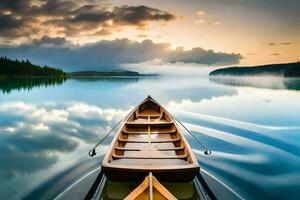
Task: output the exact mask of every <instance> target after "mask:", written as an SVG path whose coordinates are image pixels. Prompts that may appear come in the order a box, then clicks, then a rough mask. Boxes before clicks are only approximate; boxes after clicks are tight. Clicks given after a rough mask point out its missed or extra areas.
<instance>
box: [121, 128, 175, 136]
mask: <svg viewBox="0 0 300 200" xmlns="http://www.w3.org/2000/svg"><path fill="white" fill-rule="evenodd" d="M122 132H123V133H125V134H132V135H138V134H147V135H148V132H147V131H141V132H134V131H124V130H123V131H122ZM176 132H177V131H176V129H175V130H170V131H155V132H152V131H151V134H173V133H176Z"/></svg>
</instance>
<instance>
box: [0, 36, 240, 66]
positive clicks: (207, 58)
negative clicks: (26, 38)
mask: <svg viewBox="0 0 300 200" xmlns="http://www.w3.org/2000/svg"><path fill="white" fill-rule="evenodd" d="M45 41H47V46H46V47H45V46H44V45H36V44H44V43H45ZM51 42H52V43H51ZM55 43H56V44H58V45H55ZM61 43H62V44H63V43H64V41H63V40H62V39H60V38H56V39H55V38H52V39H51V38H44V39H43V40H41V41H35V43H34V44H28V45H21V46H16V47H11V46H2V47H0V54H1V55H3V56H8V57H12V58H28V59H30V60H32V61H33V62H35V63H37V64H43V65H44V64H47V65H52V66H60V67H70V66H71V67H83V68H82V69H86V68H84V67H87V66H95V68H94V69H97V68H96V67H105V66H119V65H121V64H124V63H140V62H145V61H149V60H153V59H155V58H159V59H161V60H162V61H163V62H166V63H175V62H185V63H199V64H207V65H214V64H236V63H239V61H240V59H242V56H241V55H240V54H235V53H230V54H228V53H221V52H214V51H212V50H204V49H202V48H200V47H197V48H193V49H191V50H184V49H183V48H177V49H175V50H173V49H172V48H171V45H170V44H169V43H154V42H152V41H151V40H144V41H142V42H135V41H131V40H128V39H117V40H112V41H109V40H102V41H100V42H96V43H92V44H87V45H82V46H74V47H65V46H63V47H62V46H61V45H60V44H61ZM50 44H52V45H50ZM78 55H80V56H78ZM77 69H78V68H77ZM73 70H74V68H73Z"/></svg>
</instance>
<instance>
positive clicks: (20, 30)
mask: <svg viewBox="0 0 300 200" xmlns="http://www.w3.org/2000/svg"><path fill="white" fill-rule="evenodd" d="M0 13H1V14H0V27H1V30H0V39H1V38H2V39H3V38H5V39H6V40H8V39H9V41H10V42H11V43H12V42H16V41H18V40H21V39H23V40H25V39H26V40H27V41H28V39H32V40H34V39H39V38H42V37H45V36H49V35H51V36H52V37H70V38H76V37H80V36H99V35H109V34H111V33H112V32H113V31H115V30H120V29H122V27H124V26H133V27H136V28H138V29H141V28H145V26H147V25H148V24H149V23H150V22H159V21H163V22H168V21H171V20H174V19H175V15H173V14H171V13H169V12H167V11H163V10H160V9H157V8H151V7H148V6H143V5H141V6H127V5H124V6H112V5H108V4H104V3H101V2H100V3H97V4H90V3H87V2H82V1H77V2H76V3H75V1H70V0H51V1H44V0H38V1H33V0H24V1H23V0H22V1H17V0H12V1H9V0H3V1H0Z"/></svg>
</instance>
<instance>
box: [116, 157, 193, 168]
mask: <svg viewBox="0 0 300 200" xmlns="http://www.w3.org/2000/svg"><path fill="white" fill-rule="evenodd" d="M111 164H116V165H145V166H148V165H150V166H152V167H155V166H167V165H188V164H189V162H188V161H186V160H184V159H168V158H165V159H151V158H147V159H129V158H123V159H116V160H112V161H111Z"/></svg>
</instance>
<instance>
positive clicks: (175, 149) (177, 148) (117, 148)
mask: <svg viewBox="0 0 300 200" xmlns="http://www.w3.org/2000/svg"><path fill="white" fill-rule="evenodd" d="M115 149H116V150H119V151H141V150H143V149H142V148H141V149H138V148H126V147H115ZM183 149H184V147H174V148H155V150H157V151H179V150H183Z"/></svg>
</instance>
